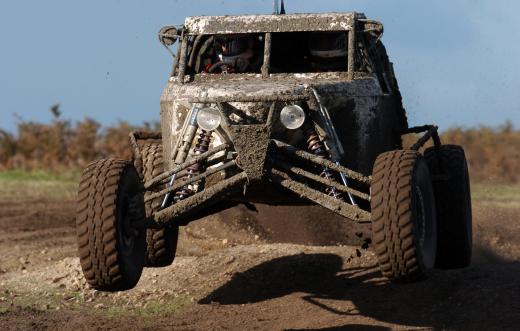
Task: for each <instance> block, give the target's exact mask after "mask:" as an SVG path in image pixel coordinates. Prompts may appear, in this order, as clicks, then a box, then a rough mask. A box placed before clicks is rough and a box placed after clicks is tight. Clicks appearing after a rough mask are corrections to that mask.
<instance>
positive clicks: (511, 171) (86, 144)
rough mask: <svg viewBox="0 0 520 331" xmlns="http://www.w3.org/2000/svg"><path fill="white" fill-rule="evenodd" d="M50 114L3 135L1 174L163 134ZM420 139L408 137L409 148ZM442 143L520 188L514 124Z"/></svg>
mask: <svg viewBox="0 0 520 331" xmlns="http://www.w3.org/2000/svg"><path fill="white" fill-rule="evenodd" d="M51 112H52V114H53V116H54V121H53V122H52V123H51V124H42V123H35V122H31V121H23V120H20V121H19V123H18V132H17V134H16V135H13V134H10V133H8V132H5V131H3V130H1V129H0V170H13V169H22V170H25V171H28V170H29V171H33V170H38V169H40V170H41V169H43V170H45V171H53V172H63V171H76V172H77V171H79V170H80V169H82V168H83V167H84V166H85V165H86V164H88V162H90V161H92V160H95V159H99V158H103V157H107V156H117V157H121V158H126V159H128V158H130V157H131V155H132V154H131V150H130V147H129V143H128V141H129V140H128V134H129V132H130V131H133V130H141V131H158V130H159V126H158V123H152V124H150V123H145V124H144V125H142V126H139V127H136V126H132V125H130V124H128V123H126V122H119V123H118V124H117V125H115V126H112V127H108V128H102V127H101V125H100V124H99V123H98V122H97V121H95V120H93V119H89V118H86V119H85V120H83V121H80V122H76V123H74V124H72V123H71V122H70V121H67V120H63V119H61V118H60V117H59V116H60V112H59V109H57V106H54V107H53V108H51ZM415 139H416V137H407V139H405V146H406V142H407V141H408V142H409V141H412V140H415ZM441 140H442V142H443V143H445V144H457V145H461V146H463V147H464V149H465V151H466V154H467V157H468V160H469V167H470V172H471V178H472V179H473V180H474V181H487V182H490V181H493V182H501V183H508V182H513V183H520V171H518V169H520V131H519V130H515V129H514V128H513V126H512V124H511V123H509V122H508V123H506V124H504V125H503V126H501V127H498V128H490V127H486V126H480V127H478V128H452V129H448V130H447V131H444V132H443V133H442V135H441Z"/></svg>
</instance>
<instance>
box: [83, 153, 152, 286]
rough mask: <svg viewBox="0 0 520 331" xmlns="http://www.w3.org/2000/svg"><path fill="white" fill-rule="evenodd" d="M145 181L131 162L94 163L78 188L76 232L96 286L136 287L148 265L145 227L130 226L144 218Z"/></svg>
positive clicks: (89, 277) (89, 278)
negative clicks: (142, 191)
mask: <svg viewBox="0 0 520 331" xmlns="http://www.w3.org/2000/svg"><path fill="white" fill-rule="evenodd" d="M140 191H141V181H140V179H139V176H138V174H137V171H136V170H135V168H134V166H133V165H132V163H131V162H128V161H123V160H115V159H106V160H99V161H95V162H93V163H91V164H90V165H89V166H88V167H87V168H86V169H85V171H84V172H83V174H82V177H81V181H80V185H79V193H78V211H77V216H76V232H77V242H78V253H79V258H80V262H81V268H82V269H83V274H84V275H85V278H86V280H87V282H88V283H89V284H90V286H92V287H93V288H95V289H97V290H105V291H117V290H127V289H130V288H133V287H134V286H135V285H136V284H137V282H138V281H139V278H140V277H141V272H142V270H143V266H144V255H145V232H144V231H142V230H139V229H136V228H134V227H133V226H132V222H133V220H140V219H143V218H144V203H143V197H142V194H141V193H140Z"/></svg>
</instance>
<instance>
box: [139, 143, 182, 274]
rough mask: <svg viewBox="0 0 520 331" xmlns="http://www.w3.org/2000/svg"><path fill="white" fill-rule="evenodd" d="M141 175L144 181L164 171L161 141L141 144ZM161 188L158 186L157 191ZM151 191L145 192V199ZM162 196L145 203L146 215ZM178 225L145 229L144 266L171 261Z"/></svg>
mask: <svg viewBox="0 0 520 331" xmlns="http://www.w3.org/2000/svg"><path fill="white" fill-rule="evenodd" d="M141 158H142V177H143V181H144V182H146V181H148V180H151V179H152V178H154V177H156V176H158V175H160V174H161V173H163V171H164V165H163V153H162V144H161V143H151V144H147V145H145V146H143V149H142V151H141ZM160 189H162V188H158V189H157V190H155V191H158V190H160ZM152 193H154V192H153V190H152V191H146V192H145V199H146V197H147V196H148V195H150V194H152ZM161 203H162V198H160V197H159V198H156V199H153V200H151V201H150V202H147V203H146V204H145V208H146V217H152V215H153V213H154V212H156V211H157V210H159V208H160V206H161ZM178 237H179V227H178V226H172V227H167V228H162V229H147V230H146V258H145V266H146V267H166V266H169V265H171V264H172V263H173V260H174V259H175V253H176V251H177V240H178Z"/></svg>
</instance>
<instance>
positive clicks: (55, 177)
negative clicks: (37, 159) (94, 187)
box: [0, 169, 80, 183]
mask: <svg viewBox="0 0 520 331" xmlns="http://www.w3.org/2000/svg"><path fill="white" fill-rule="evenodd" d="M79 177H80V173H79V172H77V171H68V172H63V173H57V172H49V171H45V170H34V171H24V170H20V169H18V170H6V171H0V183H6V182H40V183H41V182H60V183H67V182H74V183H76V182H77V181H79Z"/></svg>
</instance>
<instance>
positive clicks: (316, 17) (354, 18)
mask: <svg viewBox="0 0 520 331" xmlns="http://www.w3.org/2000/svg"><path fill="white" fill-rule="evenodd" d="M360 22H361V23H363V24H362V25H360V24H359V23H360ZM326 31H334V32H345V33H346V34H347V64H346V72H347V76H348V78H349V79H353V78H354V76H355V73H356V72H364V73H366V72H373V71H377V70H376V69H377V64H375V65H374V64H373V62H374V61H375V60H376V59H375V58H374V57H373V56H370V49H371V48H372V46H371V45H368V46H366V44H367V43H366V38H365V34H363V36H362V37H361V38H359V35H360V33H359V32H366V33H368V34H369V36H370V41H371V42H370V44H372V43H373V44H377V42H378V41H379V37H380V35H381V34H382V31H383V28H382V25H381V23H379V22H376V21H372V20H367V19H366V17H365V16H364V15H363V14H360V13H346V14H342V13H332V14H291V15H254V16H253V15H252V16H198V17H188V18H187V19H186V21H185V24H184V26H183V27H182V29H181V32H180V45H179V47H178V50H177V56H176V59H175V63H174V68H173V71H172V77H176V78H177V79H178V82H180V83H181V84H183V83H186V82H189V81H191V79H190V78H188V79H187V77H190V76H192V75H194V74H197V70H194V69H193V68H194V66H197V55H196V54H195V53H194V51H195V52H196V51H197V48H199V50H200V48H204V47H208V45H207V43H209V40H211V38H212V37H214V36H218V35H221V36H222V35H233V34H251V35H257V36H259V39H260V40H261V41H262V43H263V45H262V46H263V47H262V48H263V61H262V65H261V68H260V70H259V72H258V74H260V75H261V76H262V77H264V78H267V77H269V76H270V75H271V74H273V73H276V71H273V68H272V60H273V58H272V54H273V45H275V46H276V43H275V42H273V41H276V37H277V36H279V35H280V34H284V33H305V32H326ZM356 39H359V40H356ZM197 67H198V68H200V65H198V66H197Z"/></svg>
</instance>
